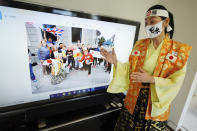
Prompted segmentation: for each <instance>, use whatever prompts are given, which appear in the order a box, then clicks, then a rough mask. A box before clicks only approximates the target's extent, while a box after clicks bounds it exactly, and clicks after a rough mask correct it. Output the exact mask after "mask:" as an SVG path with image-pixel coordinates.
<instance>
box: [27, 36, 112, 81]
mask: <svg viewBox="0 0 197 131" xmlns="http://www.w3.org/2000/svg"><path fill="white" fill-rule="evenodd" d="M100 48H102V47H100V46H98V45H96V44H95V45H92V44H82V43H81V42H80V41H78V42H77V43H75V44H67V45H66V44H64V43H59V44H55V43H54V42H52V41H51V38H49V39H48V40H47V41H46V40H42V41H41V43H40V47H39V48H38V52H37V56H38V59H39V60H40V63H41V65H42V72H43V77H46V76H48V75H50V76H51V84H59V83H61V82H62V81H63V80H64V79H65V78H66V76H67V74H68V73H70V72H72V71H73V70H82V71H87V72H88V76H90V75H91V70H92V68H95V67H97V66H99V65H101V63H103V64H102V65H104V70H105V72H109V73H110V72H111V64H110V63H108V62H106V61H105V60H103V59H102V58H97V57H94V55H93V53H92V52H94V51H96V52H100ZM30 75H31V78H33V77H32V76H34V78H33V79H32V81H35V80H36V78H35V75H34V73H33V69H32V66H31V64H30Z"/></svg>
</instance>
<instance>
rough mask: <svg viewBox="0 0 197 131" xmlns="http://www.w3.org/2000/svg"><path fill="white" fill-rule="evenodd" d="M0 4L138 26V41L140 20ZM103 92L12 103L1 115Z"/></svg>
mask: <svg viewBox="0 0 197 131" xmlns="http://www.w3.org/2000/svg"><path fill="white" fill-rule="evenodd" d="M0 6H5V7H12V8H18V9H25V10H31V11H39V12H45V13H52V14H58V15H64V16H71V17H80V18H86V19H92V20H99V21H105V22H113V23H119V24H126V25H133V26H136V34H135V38H134V43H135V42H136V41H137V39H138V35H139V29H140V22H137V21H131V20H126V19H121V18H115V17H108V16H107V17H106V16H101V15H92V14H89V13H85V12H78V11H71V10H65V9H59V8H55V7H47V6H43V5H37V4H30V3H24V2H18V1H11V0H3V1H0ZM54 10H59V11H64V12H68V13H67V14H66V15H65V14H59V13H54ZM101 93H106V89H103V90H99V91H94V92H89V93H84V94H81V95H74V96H69V97H62V98H57V99H46V100H40V101H34V102H28V103H23V104H17V105H12V106H6V107H0V117H1V116H4V115H8V114H9V113H10V114H13V113H18V112H25V111H27V110H30V109H36V108H37V107H42V106H43V107H46V106H50V105H54V104H59V103H62V102H63V101H66V100H72V99H73V100H74V99H76V98H80V97H86V96H95V95H97V94H101Z"/></svg>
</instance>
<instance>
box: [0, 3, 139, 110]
mask: <svg viewBox="0 0 197 131" xmlns="http://www.w3.org/2000/svg"><path fill="white" fill-rule="evenodd" d="M13 3H14V2H13ZM13 3H12V2H10V3H9V4H7V5H1V6H0V36H1V51H0V56H1V64H0V79H1V82H0V109H5V108H6V107H10V106H17V105H21V104H22V105H25V104H28V103H31V102H39V101H43V100H48V102H50V100H51V99H53V98H58V97H63V98H65V99H66V98H67V96H72V95H80V94H84V93H88V92H89V93H91V92H95V91H99V90H101V91H102V90H103V91H106V88H107V87H108V85H109V83H110V81H111V79H112V73H113V70H112V65H111V64H110V63H108V62H107V61H105V60H104V59H102V57H101V55H100V49H101V48H105V49H106V50H108V51H109V52H111V51H112V48H114V49H115V52H116V54H117V58H118V60H119V61H121V62H126V61H128V57H129V54H130V52H131V49H132V47H133V44H134V42H135V41H136V39H137V36H138V32H139V23H138V22H133V21H127V20H121V19H116V18H110V17H102V16H95V15H90V14H85V13H80V12H74V11H66V10H61V9H55V8H50V7H44V6H36V5H31V4H25V3H17V2H16V3H15V4H13Z"/></svg>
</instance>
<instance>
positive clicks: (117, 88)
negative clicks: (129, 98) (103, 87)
mask: <svg viewBox="0 0 197 131" xmlns="http://www.w3.org/2000/svg"><path fill="white" fill-rule="evenodd" d="M128 88H129V62H126V63H121V62H119V61H118V62H117V66H116V67H115V66H114V68H113V79H112V81H111V83H110V85H109V87H108V89H107V92H110V93H120V92H125V91H127V90H128Z"/></svg>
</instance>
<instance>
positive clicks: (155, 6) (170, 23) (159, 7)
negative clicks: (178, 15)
mask: <svg viewBox="0 0 197 131" xmlns="http://www.w3.org/2000/svg"><path fill="white" fill-rule="evenodd" d="M153 9H161V10H166V11H168V10H167V9H166V8H165V7H164V6H162V5H154V6H152V7H150V8H149V9H148V11H150V10H153ZM168 14H169V18H170V22H169V25H170V26H171V27H172V30H171V31H169V32H167V28H166V29H165V33H169V34H170V38H171V39H172V38H173V34H174V18H173V14H172V13H171V12H169V11H168ZM160 17H161V16H160ZM161 19H162V20H165V19H166V17H161Z"/></svg>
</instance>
